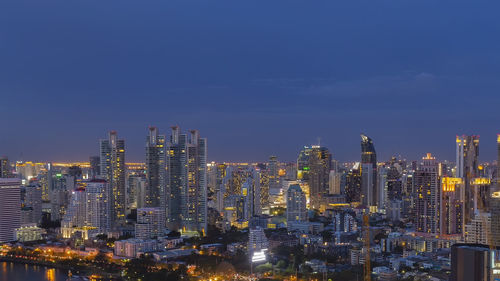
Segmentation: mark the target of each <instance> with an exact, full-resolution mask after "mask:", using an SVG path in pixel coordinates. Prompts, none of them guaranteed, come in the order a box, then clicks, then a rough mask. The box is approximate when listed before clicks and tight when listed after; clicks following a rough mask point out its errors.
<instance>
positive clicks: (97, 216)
mask: <svg viewBox="0 0 500 281" xmlns="http://www.w3.org/2000/svg"><path fill="white" fill-rule="evenodd" d="M108 188H109V186H108V184H107V183H106V181H105V180H101V179H93V180H90V181H88V182H85V195H86V206H85V207H86V208H85V209H86V221H85V225H86V226H88V227H95V228H96V229H97V232H99V233H106V232H107V231H109V229H110V227H111V218H110V216H109V212H110V204H109V200H108V196H107V195H108V194H109V191H108Z"/></svg>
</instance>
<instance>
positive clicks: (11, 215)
mask: <svg viewBox="0 0 500 281" xmlns="http://www.w3.org/2000/svg"><path fill="white" fill-rule="evenodd" d="M20 185H21V182H20V181H19V179H5V178H0V243H4V242H10V241H14V240H16V237H15V229H16V228H19V227H20V226H21V208H20V206H19V205H20V202H21V189H20V188H19V186H20Z"/></svg>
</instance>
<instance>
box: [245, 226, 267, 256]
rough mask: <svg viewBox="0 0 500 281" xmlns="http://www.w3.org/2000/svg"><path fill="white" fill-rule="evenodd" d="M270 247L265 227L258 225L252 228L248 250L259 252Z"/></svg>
mask: <svg viewBox="0 0 500 281" xmlns="http://www.w3.org/2000/svg"><path fill="white" fill-rule="evenodd" d="M268 247H269V242H268V240H267V237H266V234H265V233H264V229H263V228H261V227H259V226H257V227H255V228H252V229H250V234H249V235H248V252H249V253H253V252H258V251H261V250H265V249H267V248H268Z"/></svg>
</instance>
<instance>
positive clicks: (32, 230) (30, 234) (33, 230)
mask: <svg viewBox="0 0 500 281" xmlns="http://www.w3.org/2000/svg"><path fill="white" fill-rule="evenodd" d="M15 233H16V240H17V241H19V242H30V241H38V240H42V238H43V237H42V235H43V234H45V233H46V232H45V229H43V228H40V227H37V226H36V224H35V223H32V224H27V225H23V226H21V227H19V228H16V230H15Z"/></svg>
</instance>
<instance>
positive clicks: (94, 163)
mask: <svg viewBox="0 0 500 281" xmlns="http://www.w3.org/2000/svg"><path fill="white" fill-rule="evenodd" d="M89 163H90V170H89V178H91V179H93V178H96V177H98V176H99V174H100V173H101V158H100V157H99V156H90V158H89Z"/></svg>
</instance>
